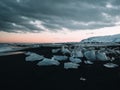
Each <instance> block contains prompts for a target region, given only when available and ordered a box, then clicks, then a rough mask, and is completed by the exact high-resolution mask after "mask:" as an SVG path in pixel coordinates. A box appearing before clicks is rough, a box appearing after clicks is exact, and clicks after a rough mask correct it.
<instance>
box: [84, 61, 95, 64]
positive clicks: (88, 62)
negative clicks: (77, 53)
mask: <svg viewBox="0 0 120 90" xmlns="http://www.w3.org/2000/svg"><path fill="white" fill-rule="evenodd" d="M84 63H85V64H93V62H91V61H89V60H87V61H84Z"/></svg>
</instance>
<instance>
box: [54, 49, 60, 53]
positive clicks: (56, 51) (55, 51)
mask: <svg viewBox="0 0 120 90" xmlns="http://www.w3.org/2000/svg"><path fill="white" fill-rule="evenodd" d="M59 51H60V49H52V53H58V52H59Z"/></svg>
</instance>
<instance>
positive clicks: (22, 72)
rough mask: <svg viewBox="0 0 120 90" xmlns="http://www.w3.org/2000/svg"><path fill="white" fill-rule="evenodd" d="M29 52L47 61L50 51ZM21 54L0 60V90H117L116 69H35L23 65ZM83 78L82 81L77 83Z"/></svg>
mask: <svg viewBox="0 0 120 90" xmlns="http://www.w3.org/2000/svg"><path fill="white" fill-rule="evenodd" d="M24 51H32V52H36V53H38V54H42V55H43V54H45V56H46V57H51V56H52V54H51V48H49V47H48V48H42V49H41V48H33V49H26V50H24ZM25 57H26V55H25V54H24V53H19V54H13V55H7V56H0V90H8V89H9V90H13V89H15V90H18V89H21V90H25V89H26V90H46V89H49V90H51V89H55V90H57V89H62V90H63V89H66V90H69V89H70V90H76V89H79V90H109V89H110V90H119V89H120V67H117V68H113V69H108V68H105V67H104V66H103V63H100V62H96V63H95V64H93V65H85V64H83V63H82V64H80V67H79V69H69V70H65V69H64V68H63V63H62V62H61V64H60V66H49V67H48V66H47V67H45V66H42V67H39V66H37V65H36V63H37V62H26V61H25ZM81 77H83V78H85V79H86V81H82V80H80V78H81Z"/></svg>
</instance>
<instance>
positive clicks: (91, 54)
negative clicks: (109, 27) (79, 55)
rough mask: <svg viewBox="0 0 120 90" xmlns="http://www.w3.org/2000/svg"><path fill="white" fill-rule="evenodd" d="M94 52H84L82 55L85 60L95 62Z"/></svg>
mask: <svg viewBox="0 0 120 90" xmlns="http://www.w3.org/2000/svg"><path fill="white" fill-rule="evenodd" d="M95 52H96V51H95V50H91V51H86V52H85V53H84V56H85V57H86V59H87V60H90V61H95V60H96V55H95Z"/></svg>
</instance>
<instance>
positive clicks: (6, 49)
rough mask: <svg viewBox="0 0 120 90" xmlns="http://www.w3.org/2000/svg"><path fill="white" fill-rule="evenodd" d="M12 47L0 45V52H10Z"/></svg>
mask: <svg viewBox="0 0 120 90" xmlns="http://www.w3.org/2000/svg"><path fill="white" fill-rule="evenodd" d="M12 50H13V47H12V46H10V45H7V44H0V52H7V51H12Z"/></svg>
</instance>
